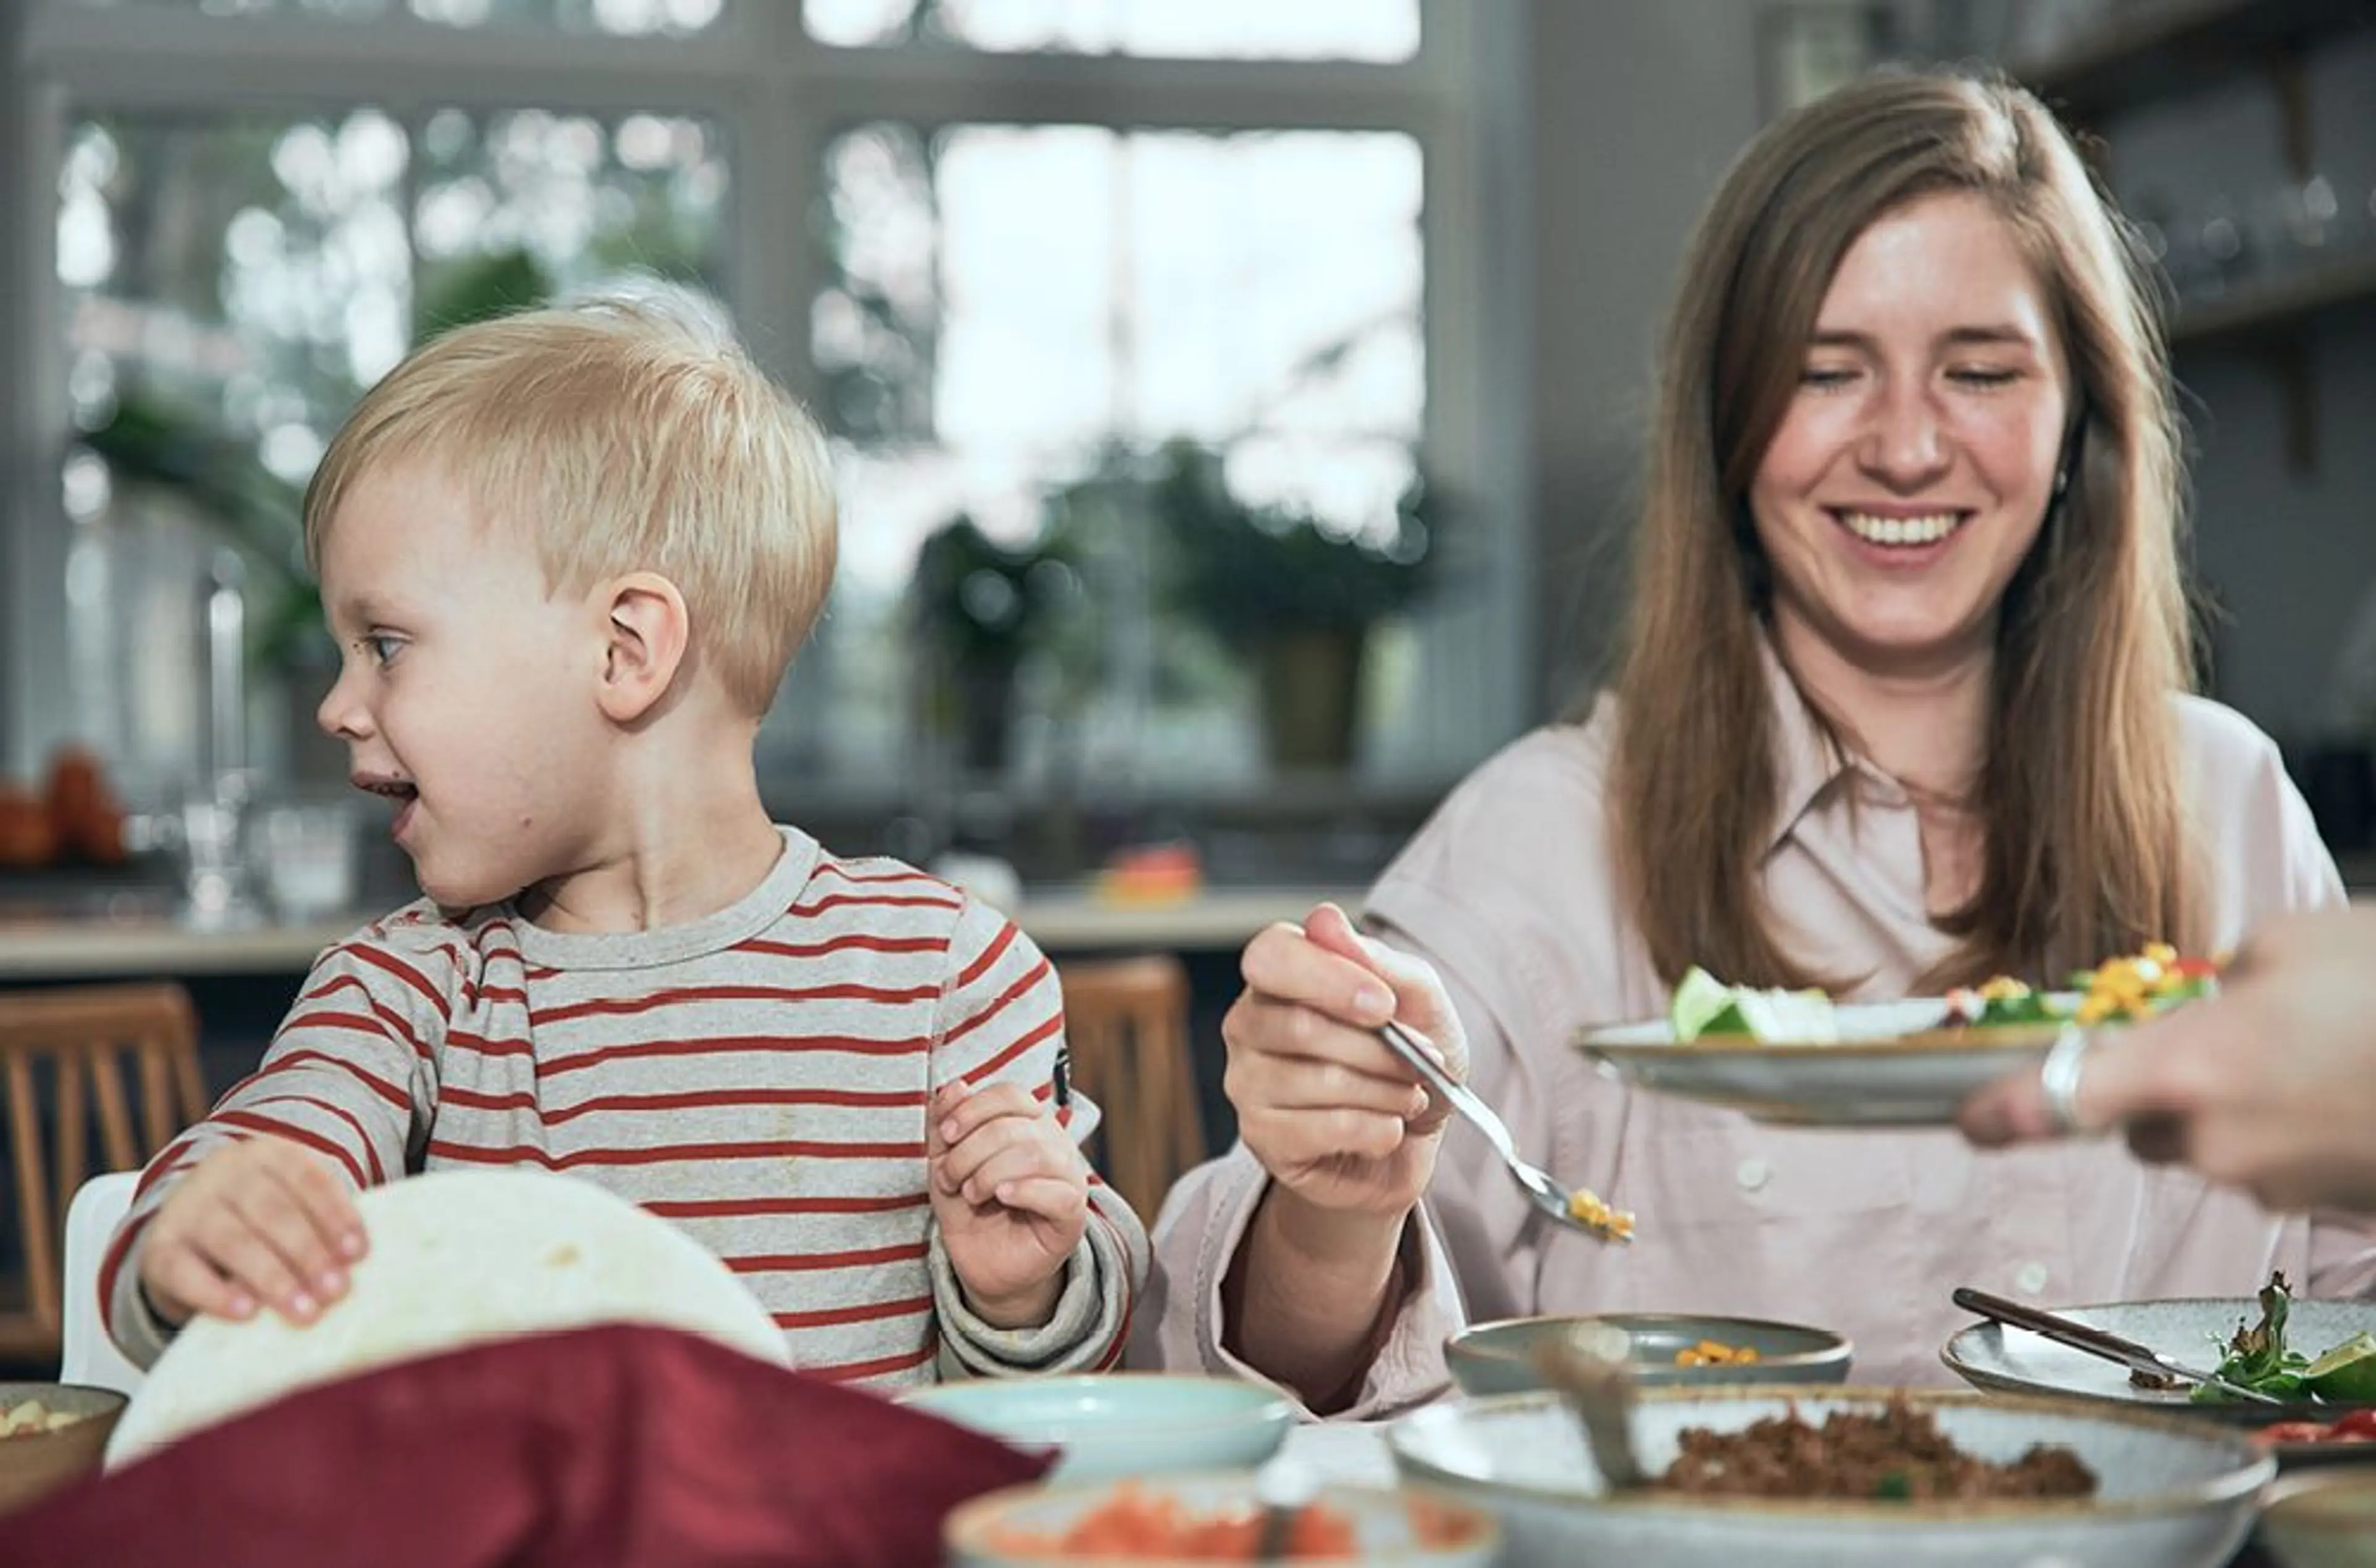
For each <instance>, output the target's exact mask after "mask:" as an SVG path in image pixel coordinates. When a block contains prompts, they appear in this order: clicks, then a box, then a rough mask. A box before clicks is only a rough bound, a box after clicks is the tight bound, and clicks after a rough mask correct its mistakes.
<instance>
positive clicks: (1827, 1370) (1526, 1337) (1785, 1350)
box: [1443, 1313, 1851, 1396]
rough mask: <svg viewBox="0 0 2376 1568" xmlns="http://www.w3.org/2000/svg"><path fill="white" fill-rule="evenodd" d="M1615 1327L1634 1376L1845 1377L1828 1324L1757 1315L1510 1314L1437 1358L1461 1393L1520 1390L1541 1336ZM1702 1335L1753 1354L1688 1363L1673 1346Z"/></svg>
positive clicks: (1648, 1379)
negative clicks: (1627, 1351) (1812, 1324)
mask: <svg viewBox="0 0 2376 1568" xmlns="http://www.w3.org/2000/svg"><path fill="white" fill-rule="evenodd" d="M1605 1329H1618V1330H1621V1331H1622V1332H1623V1333H1624V1335H1625V1336H1626V1338H1627V1340H1628V1341H1630V1343H1631V1348H1632V1356H1631V1360H1632V1361H1633V1363H1634V1379H1635V1381H1637V1382H1639V1383H1641V1384H1644V1385H1645V1386H1654V1387H1655V1386H1658V1385H1662V1384H1679V1385H1686V1386H1690V1387H1693V1388H1705V1387H1710V1386H1715V1385H1719V1384H1775V1383H1845V1382H1847V1375H1848V1358H1849V1356H1850V1354H1851V1347H1850V1346H1849V1344H1848V1342H1847V1340H1846V1339H1844V1338H1842V1337H1841V1336H1839V1335H1836V1334H1834V1333H1832V1332H1831V1331H1830V1330H1828V1329H1822V1328H1802V1327H1800V1325H1799V1324H1793V1323H1767V1322H1765V1321H1764V1320H1763V1319H1760V1318H1747V1317H1707V1316H1703V1315H1700V1314H1697V1313H1599V1314H1597V1315H1592V1316H1581V1317H1512V1318H1503V1319H1502V1320H1500V1321H1499V1322H1496V1323H1480V1324H1472V1325H1471V1326H1469V1327H1467V1328H1464V1329H1462V1330H1461V1331H1460V1332H1458V1333H1457V1334H1455V1335H1453V1336H1451V1337H1450V1338H1448V1339H1446V1340H1445V1341H1444V1342H1443V1359H1444V1360H1445V1361H1446V1362H1447V1363H1448V1364H1449V1365H1450V1366H1451V1368H1452V1376H1453V1379H1454V1381H1455V1382H1456V1383H1458V1384H1460V1387H1461V1390H1462V1392H1464V1393H1467V1394H1470V1395H1477V1396H1483V1395H1491V1394H1524V1393H1527V1392H1529V1391H1531V1390H1534V1389H1538V1388H1540V1387H1542V1386H1543V1382H1542V1379H1541V1378H1539V1377H1538V1376H1537V1375H1536V1373H1535V1366H1534V1350H1535V1347H1536V1346H1537V1345H1538V1344H1539V1343H1540V1342H1541V1341H1542V1340H1543V1339H1544V1338H1546V1337H1572V1336H1590V1335H1593V1334H1594V1333H1596V1332H1597V1331H1599V1330H1605ZM1703 1339H1713V1340H1715V1341H1716V1342H1717V1344H1719V1345H1729V1346H1731V1347H1732V1348H1735V1349H1753V1350H1755V1351H1756V1352H1757V1360H1753V1361H1747V1362H1738V1361H1737V1362H1729V1363H1727V1364H1725V1365H1722V1366H1712V1367H1686V1366H1678V1365H1677V1364H1676V1362H1675V1352H1676V1351H1678V1350H1681V1349H1682V1348H1685V1347H1687V1346H1692V1345H1697V1344H1698V1343H1699V1342H1700V1341H1702V1340H1703Z"/></svg>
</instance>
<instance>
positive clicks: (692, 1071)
mask: <svg viewBox="0 0 2376 1568" xmlns="http://www.w3.org/2000/svg"><path fill="white" fill-rule="evenodd" d="M783 833H784V853H783V855H782V858H781V859H780V860H779V861H778V862H777V865H776V867H775V869H774V870H773V871H772V872H771V873H769V874H768V876H767V877H766V880H765V881H764V882H762V883H761V884H760V885H759V886H758V887H757V888H756V889H755V890H754V891H753V892H752V893H751V894H750V896H749V897H745V898H743V899H741V900H740V901H738V902H737V903H735V904H734V905H732V906H731V907H730V908H728V909H721V910H719V911H718V912H717V913H716V914H713V915H709V916H707V917H705V918H703V919H701V920H699V921H692V922H689V923H687V924H683V925H678V926H671V927H666V928H664V929H661V930H658V931H650V932H628V933H608V932H606V933H597V934H586V933H564V932H552V931H546V930H543V929H541V928H540V927H538V926H536V925H533V924H531V923H530V922H529V921H526V920H523V919H522V918H520V916H519V915H518V914H517V912H516V911H515V910H514V909H511V907H510V906H508V905H504V906H494V907H491V908H487V909H476V910H472V911H470V912H469V913H468V914H465V915H461V916H458V917H451V918H449V917H448V916H447V915H446V914H444V913H442V912H441V911H439V910H438V909H437V908H436V907H435V906H434V905H432V904H429V903H427V902H426V901H423V902H420V903H415V904H411V905H409V906H407V907H406V908H405V909H400V910H398V911H397V912H396V913H395V914H393V915H390V916H389V917H387V918H386V920H383V921H378V922H376V923H374V924H373V925H371V926H369V927H366V928H365V929H364V930H362V931H361V932H357V933H356V934H355V935H354V936H352V937H350V938H349V939H348V940H347V941H345V942H342V943H340V944H338V945H337V946H335V947H332V948H330V949H329V950H328V951H327V952H326V953H324V954H323V955H322V956H321V957H320V958H318V959H317V960H315V965H314V968H313V971H312V973H311V974H310V975H308V976H307V978H306V981H305V986H304V990H303V992H302V993H301V994H300V995H299V997H298V999H297V1002H296V1004H295V1005H294V1006H293V1007H292V1008H291V1011H290V1014H289V1016H288V1017H287V1019H286V1020H284V1021H283V1022H282V1024H281V1026H280V1029H279V1033H278V1034H277V1035H276V1036H275V1038H274V1039H273V1042H272V1044H271V1047H270V1048H269V1049H268V1050H267V1051H266V1052H265V1056H264V1060H263V1063H262V1064H261V1066H260V1067H259V1068H258V1070H257V1071H256V1072H255V1074H254V1075H251V1076H250V1077H248V1078H247V1079H246V1080H245V1081H244V1082H243V1083H241V1084H240V1085H239V1086H238V1087H235V1088H233V1089H232V1091H231V1092H230V1093H229V1094H227V1095H225V1096H224V1097H223V1099H222V1101H221V1103H220V1104H219V1105H217V1106H216V1107H215V1110H214V1111H213V1113H212V1114H211V1115H210V1116H208V1119H207V1120H206V1121H204V1122H202V1123H199V1124H198V1125H197V1126H196V1127H195V1128H193V1129H191V1130H190V1131H189V1132H188V1133H186V1134H184V1135H183V1136H182V1137H180V1138H178V1139H176V1140H175V1141H174V1142H173V1143H172V1145H171V1146H168V1147H167V1148H166V1149H164V1150H163V1151H162V1152H161V1153H160V1155H159V1156H158V1157H157V1158H156V1159H155V1160H154V1161H153V1162H151V1164H150V1165H149V1167H148V1172H147V1174H146V1175H145V1176H144V1177H143V1179H142V1182H141V1186H140V1191H139V1194H138V1196H137V1199H136V1200H135V1202H134V1204H133V1206H132V1209H131V1212H130V1213H129V1214H128V1215H126V1217H125V1222H124V1224H123V1226H122V1227H121V1228H120V1229H118V1230H117V1232H116V1234H115V1238H114V1241H113V1243H112V1244H111V1246H110V1248H109V1251H108V1256H107V1259H106V1264H105V1266H104V1267H103V1269H102V1270H101V1276H100V1294H101V1301H102V1302H103V1303H104V1304H105V1306H106V1308H107V1317H108V1324H109V1327H110V1330H111V1331H112V1332H113V1334H114V1336H115V1337H116V1339H117V1341H118V1343H120V1344H122V1345H123V1346H124V1347H125V1352H126V1353H127V1354H128V1355H130V1356H131V1357H132V1359H133V1360H136V1361H137V1362H140V1363H142V1364H144V1365H145V1364H147V1363H148V1361H150V1360H154V1359H155V1357H156V1356H157V1355H158V1354H159V1353H160V1351H161V1350H162V1348H163V1345H164V1339H165V1335H164V1331H163V1330H162V1328H161V1325H160V1324H158V1323H157V1322H156V1320H155V1319H154V1317H153V1316H152V1315H151V1314H150V1313H148V1311H147V1310H146V1307H145V1304H144V1303H143V1301H141V1298H140V1294H139V1291H138V1289H137V1274H138V1271H137V1268H135V1267H132V1266H127V1265H129V1263H130V1261H131V1258H132V1254H133V1253H134V1250H135V1249H137V1246H138V1244H139V1238H140V1234H141V1232H142V1230H143V1229H145V1227H146V1226H147V1225H148V1221H149V1220H150V1219H151V1218H153V1217H154V1216H155V1214H156V1212H157V1208H158V1206H159V1205H160V1203H161V1202H162V1200H163V1198H164V1196H165V1194H167V1193H168V1192H170V1191H171V1190H172V1187H173V1184H174V1183H175V1182H176V1181H178V1180H179V1179H180V1178H181V1176H182V1175H183V1174H184V1173H185V1172H186V1171H187V1170H189V1169H190V1168H191V1167H192V1166H194V1165H195V1164H196V1163H197V1161H198V1160H199V1159H201V1158H204V1157H205V1156H206V1155H207V1154H208V1152H209V1151H211V1150H213V1149H215V1148H217V1147H220V1146H222V1145H223V1144H224V1143H225V1142H227V1141H229V1140H233V1139H238V1138H244V1137H247V1136H251V1135H254V1134H259V1133H269V1134H278V1135H279V1136H281V1137H286V1138H291V1139H294V1140H296V1141H297V1142H299V1143H301V1144H303V1145H305V1146H308V1147H310V1148H313V1149H315V1150H318V1151H319V1152H321V1153H322V1154H324V1155H325V1156H327V1157H328V1158H329V1159H330V1160H331V1161H332V1162H333V1163H334V1164H335V1165H336V1166H337V1167H338V1168H339V1170H343V1171H344V1172H345V1173H346V1174H347V1176H348V1177H349V1178H350V1180H352V1181H353V1182H354V1183H355V1184H356V1185H357V1186H358V1187H362V1186H365V1185H368V1184H372V1183H376V1182H386V1181H389V1180H393V1179H395V1178H397V1177H399V1176H402V1175H406V1174H409V1173H411V1172H416V1171H421V1170H438V1169H444V1168H457V1167H469V1166H488V1165H498V1166H501V1165H529V1166H536V1167H541V1168H542V1169H545V1170H567V1171H572V1172H575V1173H576V1174H577V1175H579V1176H582V1177H584V1178H585V1179H586V1180H588V1181H591V1182H599V1183H600V1184H601V1185H602V1186H604V1187H607V1188H609V1189H610V1190H611V1191H612V1192H614V1193H617V1194H620V1195H621V1196H623V1197H625V1198H628V1199H630V1200H632V1201H633V1202H635V1203H637V1204H640V1205H642V1206H644V1207H645V1208H647V1209H648V1210H650V1211H651V1212H652V1213H654V1214H656V1215H659V1216H661V1217H662V1218H667V1219H670V1220H671V1221H673V1222H674V1223H676V1224H678V1225H680V1226H683V1228H684V1229H686V1230H688V1231H690V1232H691V1233H692V1234H693V1235H694V1236H695V1238H696V1239H697V1240H699V1241H702V1242H703V1243H704V1244H705V1245H707V1247H709V1248H710V1250H711V1251H713V1252H715V1253H717V1254H718V1255H719V1257H721V1258H723V1259H724V1260H725V1261H726V1263H727V1265H728V1266H729V1267H731V1268H732V1269H733V1270H734V1271H735V1273H736V1274H737V1275H739V1276H740V1277H742V1279H743V1282H744V1283H745V1284H746V1285H748V1286H749V1287H750V1289H751V1290H752V1292H753V1293H754V1295H756V1296H757V1298H758V1299H759V1301H760V1303H761V1304H762V1305H763V1306H765V1307H766V1309H767V1311H768V1312H769V1313H773V1314H774V1316H775V1320H776V1322H777V1323H778V1324H779V1325H780V1326H781V1327H782V1329H783V1331H784V1336H785V1339H786V1342H787V1343H788V1345H789V1346H790V1350H791V1356H792V1361H793V1364H794V1365H796V1366H800V1367H802V1368H804V1369H806V1370H809V1371H812V1372H819V1373H823V1374H825V1375H827V1376H832V1377H837V1378H842V1379H849V1380H862V1381H865V1382H869V1383H873V1384H886V1385H889V1384H916V1383H929V1382H932V1381H933V1380H934V1378H935V1377H936V1376H938V1375H940V1373H941V1372H960V1373H961V1372H982V1373H994V1372H1006V1371H1027V1370H1028V1371H1059V1370H1064V1371H1086V1370H1091V1369H1101V1368H1105V1367H1109V1366H1111V1365H1112V1364H1113V1363H1114V1362H1115V1361H1116V1360H1119V1358H1120V1356H1121V1353H1122V1347H1123V1339H1124V1337H1125V1336H1126V1333H1127V1329H1128V1324H1129V1319H1130V1313H1131V1306H1132V1302H1133V1300H1134V1298H1135V1294H1136V1292H1137V1290H1138V1288H1139V1287H1140V1285H1141V1284H1142V1283H1143V1282H1144V1280H1145V1278H1146V1235H1145V1232H1144V1231H1143V1230H1142V1229H1141V1228H1140V1225H1139V1221H1138V1220H1137V1218H1135V1216H1134V1215H1133V1214H1132V1213H1131V1211H1130V1207H1129V1206H1128V1205H1127V1204H1125V1203H1124V1202H1123V1200H1122V1198H1121V1197H1120V1196H1119V1194H1115V1193H1114V1192H1113V1190H1112V1189H1111V1188H1110V1187H1107V1186H1105V1185H1104V1184H1103V1183H1102V1182H1097V1183H1093V1184H1092V1186H1091V1189H1090V1204H1091V1215H1090V1220H1089V1226H1088V1230H1087V1235H1085V1236H1084V1238H1083V1240H1082V1242H1081V1245H1080V1248H1079V1249H1078V1251H1077V1252H1076V1253H1075V1255H1074V1258H1073V1260H1072V1264H1071V1265H1070V1268H1069V1269H1068V1271H1067V1280H1066V1285H1065V1289H1064V1290H1063V1295H1062V1297H1061V1298H1060V1300H1059V1301H1058V1302H1057V1306H1056V1310H1055V1312H1054V1314H1053V1315H1052V1317H1051V1320H1050V1321H1049V1323H1048V1324H1045V1325H1044V1326H1042V1327H1040V1328H1034V1329H1021V1330H1003V1329H998V1328H994V1327H992V1326H991V1325H990V1324H986V1323H983V1322H982V1321H981V1320H980V1319H979V1318H978V1317H976V1316H975V1315H974V1314H973V1313H972V1312H971V1311H970V1310H969V1309H968V1307H967V1305H966V1303H965V1301H964V1299H963V1296H962V1294H961V1293H960V1291H959V1290H958V1289H957V1286H956V1278H955V1277H954V1275H953V1274H952V1273H951V1271H950V1269H949V1266H948V1263H947V1260H946V1257H945V1255H944V1254H943V1253H942V1252H941V1251H940V1248H939V1246H938V1242H937V1239H936V1234H935V1228H934V1226H933V1214H932V1206H931V1203H930V1201H929V1200H928V1198H927V1195H926V1186H925V1172H924V1121H925V1106H926V1101H927V1098H928V1094H929V1090H930V1086H931V1085H932V1084H933V1082H936V1081H945V1080H946V1079H948V1078H951V1077H954V1076H956V1075H964V1076H965V1077H966V1078H967V1079H968V1080H969V1081H971V1082H974V1083H976V1084H988V1083H992V1082H1008V1083H1016V1084H1020V1085H1023V1086H1026V1087H1028V1088H1030V1089H1031V1090H1032V1092H1033V1093H1034V1094H1035V1095H1037V1096H1038V1097H1040V1099H1042V1100H1047V1099H1051V1097H1056V1096H1057V1093H1058V1090H1059V1087H1060V1084H1061V1079H1062V1069H1061V1066H1060V1060H1059V1059H1060V1056H1061V1053H1062V1048H1063V996H1062V992H1061V991H1060V989H1059V987H1058V983H1057V980H1056V974H1055V971H1054V969H1053V968H1051V965H1050V964H1049V961H1048V959H1047V958H1046V957H1045V956H1042V955H1041V954H1040V951H1039V950H1038V948H1037V947H1035V946H1034V945H1033V944H1032V943H1031V940H1030V938H1028V937H1027V936H1025V935H1024V934H1023V933H1022V932H1019V931H1018V930H1017V929H1016V926H1015V925H1014V923H1013V922H1012V921H1008V920H1007V919H1006V918H1005V917H1004V916H1003V915H1000V914H998V913H997V912H995V911H994V910H992V909H988V908H986V907H984V906H982V905H980V904H978V903H976V902H974V901H973V900H971V899H969V898H968V897H966V895H965V894H963V893H961V892H959V891H958V890H956V888H953V887H951V886H949V885H947V884H945V883H944V882H940V881H938V880H936V879H934V878H933V877H929V876H926V875H925V874H923V873H921V872H918V871H915V870H913V869H911V868H909V867H908V866H905V865H902V864H900V863H899V862H897V861H884V860H868V861H841V860H837V859H835V858H833V857H831V856H829V855H826V854H825V853H823V852H822V851H821V850H820V849H819V848H818V846H817V844H816V842H815V841H814V839H812V838H810V837H807V836H806V835H804V834H802V833H800V832H799V831H797V830H796V829H791V828H786V829H784V830H783ZM1063 1098H1067V1099H1069V1103H1060V1104H1059V1105H1058V1107H1057V1110H1056V1115H1057V1117H1058V1118H1059V1120H1060V1121H1062V1122H1063V1123H1064V1124H1065V1125H1066V1127H1067V1129H1068V1130H1069V1131H1070V1132H1071V1133H1072V1134H1073V1135H1074V1136H1075V1138H1086V1137H1087V1135H1088V1134H1089V1133H1090V1132H1091V1131H1092V1130H1093V1129H1094V1127H1095V1125H1096V1121H1097V1111H1096V1110H1095V1108H1094V1107H1093V1106H1091V1105H1090V1104H1089V1103H1088V1102H1087V1100H1085V1099H1080V1098H1078V1097H1063Z"/></svg>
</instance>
